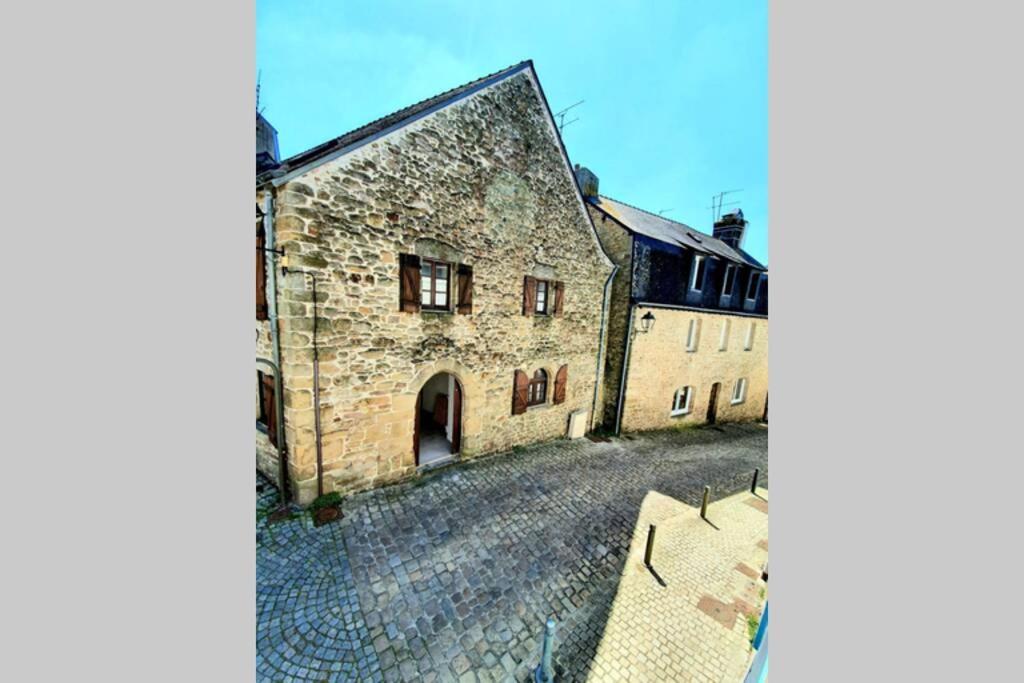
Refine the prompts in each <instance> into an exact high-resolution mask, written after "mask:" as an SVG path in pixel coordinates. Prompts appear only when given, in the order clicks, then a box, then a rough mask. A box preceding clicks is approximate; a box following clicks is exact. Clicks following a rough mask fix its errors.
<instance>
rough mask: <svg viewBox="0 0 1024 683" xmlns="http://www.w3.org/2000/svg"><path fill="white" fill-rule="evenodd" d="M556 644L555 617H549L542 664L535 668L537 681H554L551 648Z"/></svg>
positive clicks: (546, 682) (534, 675)
mask: <svg viewBox="0 0 1024 683" xmlns="http://www.w3.org/2000/svg"><path fill="white" fill-rule="evenodd" d="M554 645H555V618H554V617H548V620H547V623H545V624H544V650H543V651H542V652H541V655H540V664H538V665H537V668H536V669H534V670H533V680H534V681H535V683H552V681H554V680H555V671H554V669H552V668H551V650H552V649H554Z"/></svg>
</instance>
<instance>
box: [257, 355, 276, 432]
mask: <svg viewBox="0 0 1024 683" xmlns="http://www.w3.org/2000/svg"><path fill="white" fill-rule="evenodd" d="M260 380H261V381H262V387H261V391H260V398H261V399H262V400H263V415H264V417H265V418H266V421H267V437H268V438H269V439H270V443H272V444H274V445H275V446H276V445H277V400H276V396H275V394H274V378H273V376H272V375H264V374H262V373H260Z"/></svg>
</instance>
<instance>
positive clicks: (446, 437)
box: [413, 372, 462, 466]
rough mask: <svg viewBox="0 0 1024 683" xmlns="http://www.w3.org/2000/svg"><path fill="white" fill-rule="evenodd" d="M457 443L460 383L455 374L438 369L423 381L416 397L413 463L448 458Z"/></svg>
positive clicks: (459, 438) (459, 431)
mask: <svg viewBox="0 0 1024 683" xmlns="http://www.w3.org/2000/svg"><path fill="white" fill-rule="evenodd" d="M461 445H462V385H461V384H460V383H459V380H458V379H456V377H455V375H453V374H451V373H448V372H439V373H437V374H436V375H434V376H433V377H431V378H430V379H428V380H427V381H426V382H425V383H424V384H423V388H422V389H420V393H419V395H418V396H417V397H416V428H415V429H414V431H413V448H414V450H415V453H416V465H417V466H420V465H433V464H436V463H439V462H444V461H446V460H449V459H451V458H452V457H454V455H455V454H456V453H458V452H459V450H460V448H461Z"/></svg>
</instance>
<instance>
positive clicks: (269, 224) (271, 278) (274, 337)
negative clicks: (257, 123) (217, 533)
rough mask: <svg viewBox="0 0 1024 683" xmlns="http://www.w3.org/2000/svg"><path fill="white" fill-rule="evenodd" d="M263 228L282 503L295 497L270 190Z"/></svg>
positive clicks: (265, 198)
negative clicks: (286, 432) (287, 440)
mask: <svg viewBox="0 0 1024 683" xmlns="http://www.w3.org/2000/svg"><path fill="white" fill-rule="evenodd" d="M263 231H264V234H265V235H266V240H267V243H266V250H265V252H264V258H266V259H267V260H268V261H269V262H270V263H269V265H270V267H269V268H267V269H266V270H267V287H268V288H269V289H270V297H269V301H268V302H267V318H268V322H269V327H270V347H271V353H272V354H273V357H274V359H273V361H265V362H267V363H269V364H270V365H272V366H273V367H274V396H275V403H276V406H275V407H276V409H277V460H278V464H279V466H280V470H281V473H280V486H281V488H280V490H279V491H278V493H279V494H280V497H281V505H282V506H283V505H286V504H287V503H288V501H289V500H290V499H291V495H290V487H289V486H288V449H287V445H286V444H285V440H284V377H282V376H281V339H280V337H279V335H278V330H277V270H276V266H275V263H274V257H275V256H277V251H276V246H275V245H276V238H275V235H274V195H273V191H272V190H268V191H267V193H266V195H265V196H264V198H263Z"/></svg>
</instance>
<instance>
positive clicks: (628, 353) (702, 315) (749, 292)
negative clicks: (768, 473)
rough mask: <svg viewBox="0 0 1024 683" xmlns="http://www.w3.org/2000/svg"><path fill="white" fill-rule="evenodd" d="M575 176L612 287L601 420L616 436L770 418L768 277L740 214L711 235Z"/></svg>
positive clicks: (584, 173)
mask: <svg viewBox="0 0 1024 683" xmlns="http://www.w3.org/2000/svg"><path fill="white" fill-rule="evenodd" d="M576 174H577V177H578V179H579V184H580V187H581V188H582V191H583V194H584V198H585V201H586V204H587V210H588V211H589V212H590V214H591V217H592V218H593V220H594V226H595V227H596V228H597V232H598V235H599V237H600V239H601V242H602V244H603V245H604V248H605V251H606V252H607V253H608V254H609V255H610V256H611V257H612V260H613V261H615V263H616V264H617V265H618V266H619V268H620V270H621V272H620V274H619V275H617V276H616V277H615V280H614V283H613V285H612V293H611V306H610V310H609V314H608V344H607V352H606V366H605V371H604V388H603V396H604V401H603V423H604V425H605V427H606V428H608V429H612V430H614V431H615V432H616V433H618V432H619V431H623V430H624V431H637V430H644V429H661V428H666V427H671V426H676V425H684V424H703V423H708V422H711V423H713V422H717V421H743V420H756V419H766V418H767V402H768V273H767V269H766V267H765V266H764V265H762V264H761V263H759V262H758V261H757V260H756V259H754V258H753V257H752V256H750V254H748V253H746V252H745V251H744V250H743V248H742V242H743V234H744V231H745V229H746V226H747V221H746V220H745V219H744V218H743V213H742V211H737V212H733V213H728V214H726V215H724V216H722V217H721V218H720V219H719V220H718V221H717V222H716V223H715V225H714V230H713V234H712V235H707V234H705V233H702V232H700V231H698V230H696V229H694V228H691V227H690V226H688V225H685V224H683V223H679V222H676V221H672V220H669V219H667V218H664V217H662V216H658V215H655V214H652V213H649V212H647V211H644V210H642V209H638V208H636V207H633V206H630V205H628V204H624V203H622V202H620V201H617V200H614V199H611V198H609V197H605V196H602V195H600V194H599V192H598V179H597V176H595V175H594V174H593V173H592V172H591V171H590V170H588V169H586V168H581V167H579V166H577V167H576Z"/></svg>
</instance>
